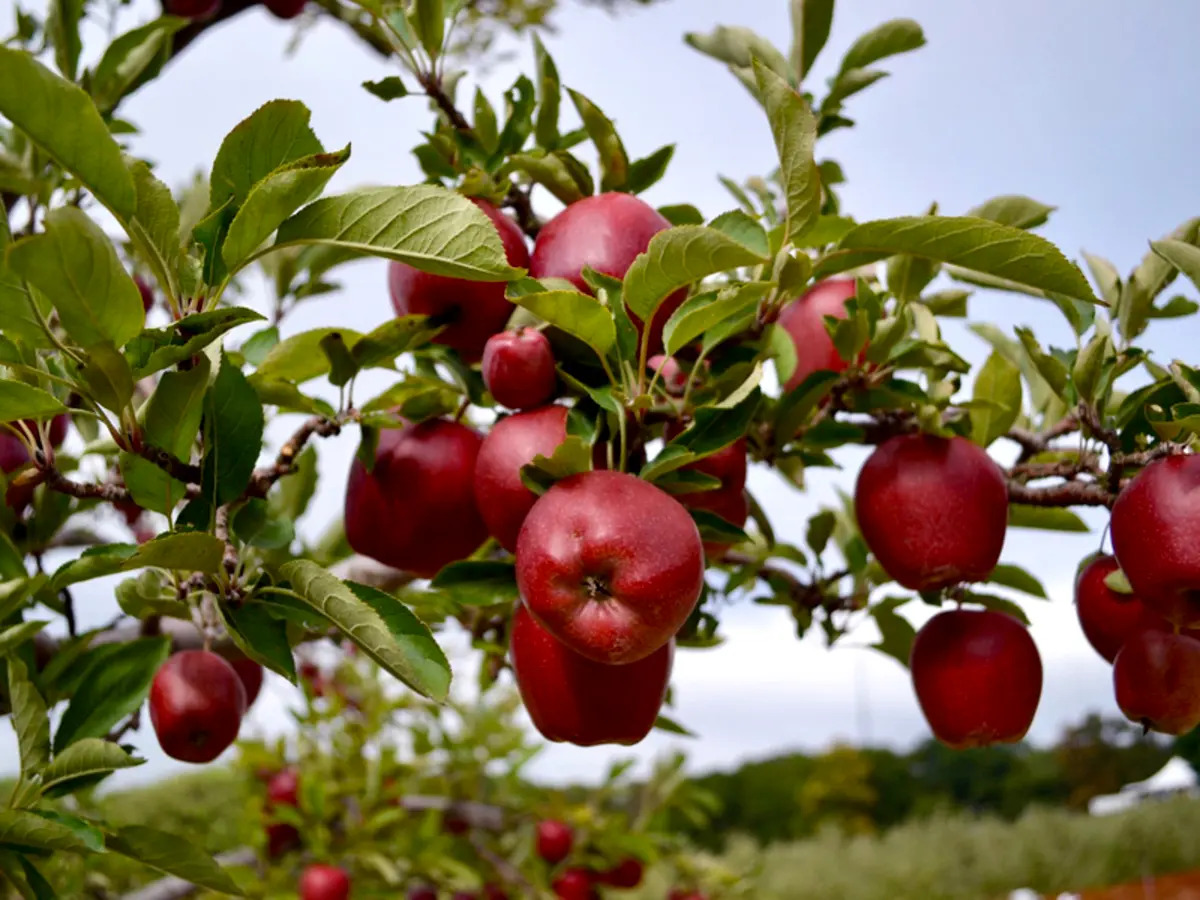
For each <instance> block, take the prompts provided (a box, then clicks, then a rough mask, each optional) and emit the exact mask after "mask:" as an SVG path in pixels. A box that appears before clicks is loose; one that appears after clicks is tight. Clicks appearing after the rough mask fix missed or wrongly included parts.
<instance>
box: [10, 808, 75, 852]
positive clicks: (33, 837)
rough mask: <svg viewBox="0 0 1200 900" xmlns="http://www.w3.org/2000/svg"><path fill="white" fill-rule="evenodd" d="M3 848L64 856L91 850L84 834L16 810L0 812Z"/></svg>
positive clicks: (41, 817)
mask: <svg viewBox="0 0 1200 900" xmlns="http://www.w3.org/2000/svg"><path fill="white" fill-rule="evenodd" d="M75 821H76V822H80V821H82V820H80V819H75ZM3 845H7V846H10V847H19V848H27V849H30V850H62V851H65V852H67V853H88V852H90V851H91V850H92V842H91V840H90V839H89V837H88V835H87V834H86V833H82V834H81V833H80V832H79V831H78V830H76V829H75V828H73V827H71V826H70V825H69V824H64V823H63V822H60V821H57V820H55V819H52V818H49V817H48V816H46V815H41V814H39V813H38V812H33V811H29V810H18V809H0V846H3Z"/></svg>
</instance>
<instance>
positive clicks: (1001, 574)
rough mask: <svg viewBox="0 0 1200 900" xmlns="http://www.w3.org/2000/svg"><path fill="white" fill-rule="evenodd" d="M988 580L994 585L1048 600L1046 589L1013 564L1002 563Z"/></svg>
mask: <svg viewBox="0 0 1200 900" xmlns="http://www.w3.org/2000/svg"><path fill="white" fill-rule="evenodd" d="M987 580H988V581H989V582H991V583H992V584H999V585H1003V586H1004V587H1007V588H1012V589H1013V590H1016V591H1021V592H1022V593H1024V594H1029V595H1030V596H1032V597H1041V598H1042V599H1043V600H1045V599H1047V597H1046V589H1045V588H1044V587H1042V583H1041V582H1040V581H1038V580H1037V579H1036V578H1034V577H1033V576H1032V575H1030V574H1029V573H1028V572H1026V571H1025V570H1024V569H1022V568H1021V567H1020V566H1017V565H1013V564H1012V563H1000V564H999V565H998V566H996V568H995V569H993V570H992V574H991V575H989V576H988V578H987Z"/></svg>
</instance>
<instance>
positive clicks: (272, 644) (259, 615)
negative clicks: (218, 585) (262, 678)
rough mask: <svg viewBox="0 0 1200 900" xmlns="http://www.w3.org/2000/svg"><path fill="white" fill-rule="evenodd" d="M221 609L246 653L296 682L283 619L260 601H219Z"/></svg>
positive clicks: (237, 642) (236, 641)
mask: <svg viewBox="0 0 1200 900" xmlns="http://www.w3.org/2000/svg"><path fill="white" fill-rule="evenodd" d="M221 612H222V614H223V615H224V617H225V621H226V623H228V624H229V625H230V626H231V628H230V629H229V636H230V637H231V638H232V639H233V642H234V643H235V644H237V646H238V648H239V649H240V650H241V651H242V652H243V653H245V654H246V656H248V657H249V658H250V659H252V660H254V661H255V662H256V663H258V664H259V665H261V666H266V667H267V668H268V669H270V670H271V671H273V672H278V673H279V674H280V675H282V676H283V677H284V678H286V679H287V680H288V681H290V682H292V684H296V660H295V657H294V656H293V655H292V645H291V643H290V642H289V641H288V635H287V623H286V622H285V621H284V620H282V619H278V618H276V617H275V616H273V615H271V613H270V611H269V610H268V609H267V607H266V606H265V605H264V604H262V603H243V604H242V605H241V606H238V607H236V608H233V607H226V606H224V605H222V607H221Z"/></svg>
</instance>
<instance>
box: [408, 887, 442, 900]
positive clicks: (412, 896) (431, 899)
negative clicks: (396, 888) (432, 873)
mask: <svg viewBox="0 0 1200 900" xmlns="http://www.w3.org/2000/svg"><path fill="white" fill-rule="evenodd" d="M408 900H438V895H437V891H436V890H435V889H434V888H431V887H430V886H429V885H427V884H419V885H417V886H416V887H410V888H409V889H408Z"/></svg>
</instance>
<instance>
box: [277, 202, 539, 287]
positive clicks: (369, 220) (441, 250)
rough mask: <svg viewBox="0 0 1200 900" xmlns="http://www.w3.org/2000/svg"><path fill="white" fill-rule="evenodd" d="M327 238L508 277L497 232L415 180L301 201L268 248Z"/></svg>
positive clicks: (464, 271)
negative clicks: (301, 206) (411, 183)
mask: <svg viewBox="0 0 1200 900" xmlns="http://www.w3.org/2000/svg"><path fill="white" fill-rule="evenodd" d="M305 244H326V245H334V246H337V247H340V248H342V249H345V250H346V251H348V252H350V251H353V252H356V253H361V254H367V255H374V256H382V257H385V258H387V259H395V260H399V261H400V262H404V263H408V264H409V265H411V266H414V267H415V268H417V269H420V270H421V271H424V272H432V273H434V274H436V275H449V276H450V277H452V278H466V279H469V280H473V281H509V280H512V279H514V278H517V277H519V276H520V275H521V274H522V270H520V269H513V268H510V267H509V265H508V262H507V261H506V259H505V256H504V247H503V245H502V244H501V243H500V235H499V233H497V231H496V227H495V226H494V225H493V224H492V222H491V220H490V219H488V217H487V216H486V215H484V213H483V212H482V210H480V209H479V207H477V206H476V205H475V204H474V203H472V202H471V201H470V200H468V199H467V198H466V197H463V196H462V195H460V194H456V193H454V192H453V191H448V190H446V189H445V188H442V187H437V186H434V185H428V184H422V185H416V186H414V187H400V188H366V189H363V190H359V191H353V192H351V193H348V194H342V195H340V196H335V197H326V198H324V199H322V200H318V201H316V202H315V203H312V204H309V205H308V206H306V207H305V208H304V209H302V210H300V212H298V213H296V214H295V215H294V216H292V217H291V218H290V219H288V220H287V221H286V222H284V223H283V224H282V225H281V226H280V228H279V234H278V237H277V238H276V241H275V246H276V247H287V246H294V245H305Z"/></svg>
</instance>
